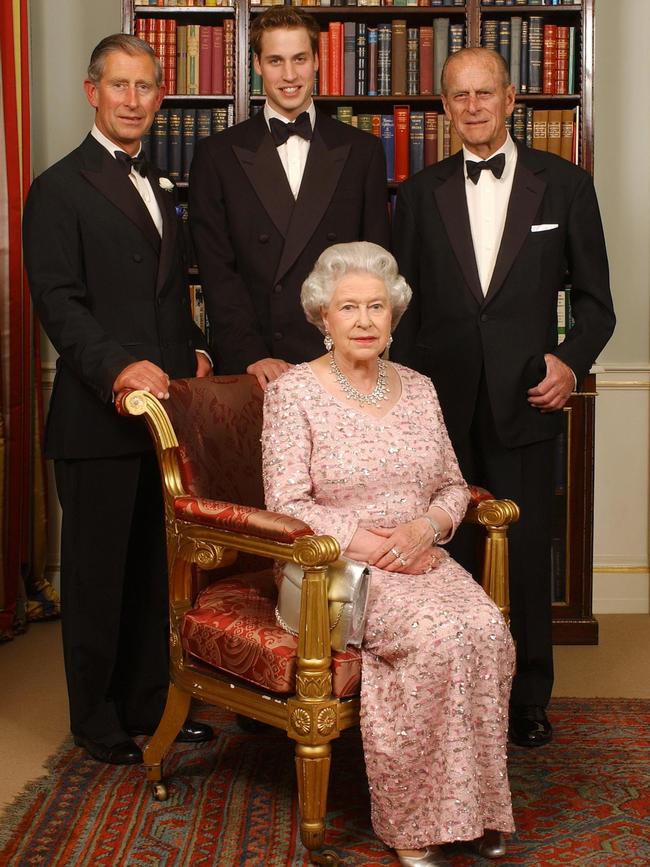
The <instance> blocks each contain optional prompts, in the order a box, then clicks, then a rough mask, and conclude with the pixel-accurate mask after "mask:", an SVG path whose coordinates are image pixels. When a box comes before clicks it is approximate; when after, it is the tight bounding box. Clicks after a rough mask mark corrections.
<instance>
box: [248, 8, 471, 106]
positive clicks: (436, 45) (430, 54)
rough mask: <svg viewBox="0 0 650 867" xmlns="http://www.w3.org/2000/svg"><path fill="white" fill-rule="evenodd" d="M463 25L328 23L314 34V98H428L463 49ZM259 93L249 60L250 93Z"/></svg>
mask: <svg viewBox="0 0 650 867" xmlns="http://www.w3.org/2000/svg"><path fill="white" fill-rule="evenodd" d="M464 41H465V26H464V25H463V24H452V23H451V22H450V19H449V18H437V19H436V20H434V22H433V24H432V25H423V26H420V27H407V22H406V20H405V19H397V18H396V19H394V20H393V21H391V22H390V23H386V24H377V25H376V26H374V25H369V24H366V23H365V22H363V21H332V22H330V24H329V27H328V29H327V30H323V31H321V34H320V36H319V59H320V68H319V71H318V73H317V75H316V83H315V88H314V93H315V94H316V95H318V96H429V95H433V94H439V93H440V74H441V72H442V67H443V65H444V62H445V60H446V59H447V56H448V55H449V54H453V53H454V52H455V51H458V50H459V49H460V48H462V47H463V45H464ZM262 93H263V87H262V79H261V77H260V76H259V75H257V73H256V72H255V69H254V67H253V63H252V58H251V94H252V95H253V96H259V95H261V94H262Z"/></svg>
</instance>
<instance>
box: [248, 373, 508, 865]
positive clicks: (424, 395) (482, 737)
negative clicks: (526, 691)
mask: <svg viewBox="0 0 650 867" xmlns="http://www.w3.org/2000/svg"><path fill="white" fill-rule="evenodd" d="M395 367H396V368H397V370H398V372H399V375H400V378H401V381H402V395H401V397H400V399H399V401H398V402H397V403H396V404H395V406H394V407H393V409H392V410H391V411H390V412H389V413H388V414H387V415H385V416H384V417H382V418H380V419H375V418H372V417H370V416H368V415H366V414H365V413H364V412H362V411H358V410H355V409H351V408H349V407H346V406H344V405H343V404H341V403H339V402H338V401H337V400H336V398H334V397H333V396H332V395H330V394H328V393H327V392H326V391H325V390H324V389H323V387H322V386H321V385H320V383H319V382H318V381H317V379H316V378H315V376H314V374H313V372H312V370H311V368H310V367H309V366H308V365H307V364H301V365H298V366H297V367H294V368H293V369H292V370H290V371H289V372H288V373H286V374H285V375H284V376H282V377H281V378H280V379H279V380H276V381H275V382H274V383H272V384H271V385H269V386H268V387H267V390H266V395H265V401H264V432H263V435H262V445H263V454H264V484H265V490H266V503H267V508H269V509H272V510H273V511H278V512H283V513H285V514H288V515H293V516H295V517H297V518H300V519H301V520H303V521H305V522H306V523H307V524H309V525H310V527H312V529H313V530H314V531H315V532H316V533H327V534H330V535H333V536H335V537H336V538H337V539H338V541H339V543H340V545H341V549H342V550H345V548H346V547H347V545H348V544H349V543H350V540H351V539H352V536H353V535H354V533H355V531H356V530H357V528H359V527H372V526H383V527H388V526H394V525H395V524H398V523H403V522H406V521H410V520H413V519H414V518H416V517H419V516H421V515H422V514H424V512H425V511H426V510H427V509H428V508H429V506H430V505H431V504H432V503H435V504H436V505H437V506H440V507H441V508H443V509H444V510H445V511H446V512H448V513H449V515H450V516H451V518H452V520H453V524H454V529H455V528H456V526H457V525H458V523H459V522H460V521H461V520H462V517H463V515H464V513H465V509H466V507H467V503H468V500H469V493H468V490H467V486H466V485H465V482H464V481H463V479H462V477H461V475H460V471H459V469H458V464H457V462H456V457H455V455H454V452H453V450H452V447H451V444H450V442H449V438H448V436H447V431H446V428H445V425H444V422H443V419H442V414H441V411H440V407H439V404H438V399H437V397H436V394H435V391H434V389H433V386H432V385H431V382H430V381H429V380H428V379H426V378H425V377H423V376H421V375H420V374H418V373H415V372H414V371H412V370H409V369H408V368H404V367H401V366H399V365H395ZM513 665H514V651H513V644H512V639H511V637H510V633H509V631H508V629H507V627H506V625H505V624H504V622H503V620H502V618H501V615H500V613H499V611H498V609H497V608H496V606H495V605H494V604H493V603H492V601H491V600H490V599H489V598H488V596H487V595H486V594H485V593H484V592H483V590H482V589H481V588H480V587H479V586H478V584H476V582H475V581H474V580H473V579H472V578H471V576H470V575H469V574H468V573H467V572H465V570H464V569H462V567H461V566H459V565H458V564H457V563H456V562H455V561H454V560H452V559H451V558H450V557H449V558H447V559H446V560H444V561H443V562H442V564H441V565H440V566H439V567H438V568H437V569H436V570H435V571H434V572H431V573H429V574H423V575H400V574H398V573H394V572H385V571H382V570H379V569H373V570H372V581H371V594H370V602H369V610H368V620H367V626H366V633H365V638H364V643H363V648H362V689H361V732H362V737H363V746H364V753H365V760H366V768H367V771H368V780H369V783H370V791H371V804H372V823H373V827H374V829H375V833H376V834H377V836H378V837H379V838H380V839H381V840H383V841H384V843H386V844H387V845H388V846H392V847H394V848H400V849H407V848H421V847H424V846H427V845H433V844H436V843H446V842H451V841H453V840H471V839H474V838H476V837H479V836H480V835H481V834H482V833H483V831H484V829H486V828H493V829H496V830H500V831H503V832H511V831H513V830H514V824H513V819H512V807H511V801H510V790H509V785H508V776H507V771H506V729H507V715H508V697H509V693H510V681H511V677H512V670H513Z"/></svg>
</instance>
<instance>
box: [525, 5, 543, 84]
mask: <svg viewBox="0 0 650 867" xmlns="http://www.w3.org/2000/svg"><path fill="white" fill-rule="evenodd" d="M543 50H544V19H543V18H542V16H541V15H530V16H529V18H528V93H542V57H543Z"/></svg>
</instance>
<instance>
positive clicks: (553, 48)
mask: <svg viewBox="0 0 650 867" xmlns="http://www.w3.org/2000/svg"><path fill="white" fill-rule="evenodd" d="M542 93H557V24H545V25H544V48H543V65H542Z"/></svg>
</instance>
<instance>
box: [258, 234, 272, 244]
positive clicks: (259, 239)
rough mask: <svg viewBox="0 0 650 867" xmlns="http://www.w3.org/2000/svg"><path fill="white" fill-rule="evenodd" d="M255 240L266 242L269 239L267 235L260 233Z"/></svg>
mask: <svg viewBox="0 0 650 867" xmlns="http://www.w3.org/2000/svg"><path fill="white" fill-rule="evenodd" d="M257 240H258V241H259V242H260V244H266V243H267V242H268V240H269V236H268V235H260V236H259V237H258V239H257Z"/></svg>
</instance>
